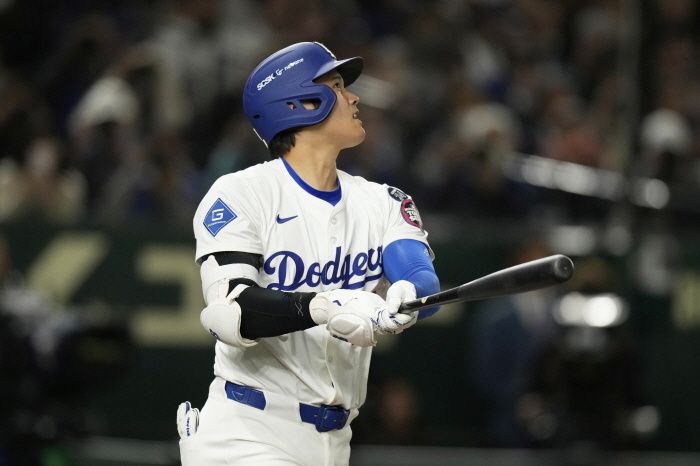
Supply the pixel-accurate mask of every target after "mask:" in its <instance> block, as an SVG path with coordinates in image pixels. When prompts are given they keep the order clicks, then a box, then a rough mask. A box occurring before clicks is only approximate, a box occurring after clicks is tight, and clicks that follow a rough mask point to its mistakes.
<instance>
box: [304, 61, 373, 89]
mask: <svg viewBox="0 0 700 466" xmlns="http://www.w3.org/2000/svg"><path fill="white" fill-rule="evenodd" d="M363 67H364V60H362V57H353V58H346V59H345V60H336V61H332V62H330V63H326V64H325V65H323V66H322V67H321V68H320V69H319V70H318V72H317V73H316V76H314V79H316V78H318V77H319V76H323V75H324V74H326V73H328V72H329V71H331V70H338V73H340V76H342V77H343V82H344V84H345V87H347V86H349V85H351V84H352V83H354V82H355V81H356V80H357V78H359V77H360V75H361V74H362V68H363Z"/></svg>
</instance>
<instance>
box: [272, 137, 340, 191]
mask: <svg viewBox="0 0 700 466" xmlns="http://www.w3.org/2000/svg"><path fill="white" fill-rule="evenodd" d="M337 157H338V152H335V153H334V152H330V151H323V150H318V149H316V150H314V148H310V147H308V146H307V145H305V144H297V145H296V146H295V147H293V148H292V150H290V151H289V152H288V153H287V154H286V155H285V156H284V160H286V161H287V163H288V164H289V166H290V167H292V169H293V170H294V171H295V172H296V174H297V175H299V177H300V178H301V179H302V180H304V182H305V183H306V184H308V185H309V186H311V187H312V188H314V189H318V190H319V191H333V190H335V189H336V188H337V187H338V172H337V170H336V167H335V159H336V158H337Z"/></svg>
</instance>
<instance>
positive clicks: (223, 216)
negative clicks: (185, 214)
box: [204, 199, 238, 236]
mask: <svg viewBox="0 0 700 466" xmlns="http://www.w3.org/2000/svg"><path fill="white" fill-rule="evenodd" d="M236 217H238V215H236V214H235V213H234V212H233V210H231V208H230V207H229V206H227V205H226V203H224V201H222V200H221V199H217V200H216V202H215V203H214V205H213V206H211V209H209V212H207V216H206V217H204V226H205V227H206V228H207V230H209V233H211V234H212V236H216V234H217V233H218V232H219V231H221V229H222V228H223V227H225V226H226V225H228V224H229V223H230V222H231V221H232V220H234V219H236Z"/></svg>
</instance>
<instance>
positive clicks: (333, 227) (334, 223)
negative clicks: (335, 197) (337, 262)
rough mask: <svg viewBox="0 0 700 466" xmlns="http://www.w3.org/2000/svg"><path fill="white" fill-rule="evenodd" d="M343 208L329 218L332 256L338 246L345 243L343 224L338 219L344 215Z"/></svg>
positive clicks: (330, 251)
mask: <svg viewBox="0 0 700 466" xmlns="http://www.w3.org/2000/svg"><path fill="white" fill-rule="evenodd" d="M342 209H343V208H341V209H339V211H336V212H334V213H333V214H332V216H331V218H330V219H329V220H328V236H329V238H328V253H329V255H330V257H331V258H333V257H335V250H336V248H337V247H338V246H341V247H342V245H343V239H344V234H343V226H342V224H341V222H340V220H339V219H338V217H339V216H340V215H342ZM344 252H345V251H344Z"/></svg>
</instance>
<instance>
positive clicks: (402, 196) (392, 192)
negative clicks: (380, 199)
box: [387, 186, 410, 202]
mask: <svg viewBox="0 0 700 466" xmlns="http://www.w3.org/2000/svg"><path fill="white" fill-rule="evenodd" d="M387 191H389V196H391V197H393V198H394V199H395V200H397V201H399V202H403V201H405V200H406V199H410V197H409V195H408V194H406V193H405V192H403V191H401V190H400V189H399V188H392V187H391V186H389V189H388V190H387Z"/></svg>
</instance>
